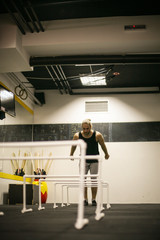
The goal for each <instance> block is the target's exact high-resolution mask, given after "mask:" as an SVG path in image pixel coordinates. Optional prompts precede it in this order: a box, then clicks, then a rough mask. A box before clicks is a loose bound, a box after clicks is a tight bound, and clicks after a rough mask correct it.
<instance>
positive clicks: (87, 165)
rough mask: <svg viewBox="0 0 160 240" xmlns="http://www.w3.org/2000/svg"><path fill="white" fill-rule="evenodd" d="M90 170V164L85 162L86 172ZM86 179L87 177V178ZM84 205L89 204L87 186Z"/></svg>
mask: <svg viewBox="0 0 160 240" xmlns="http://www.w3.org/2000/svg"><path fill="white" fill-rule="evenodd" d="M88 171H89V164H88V163H86V164H85V174H87V173H88ZM85 179H86V178H85ZM84 205H85V206H87V205H88V189H87V187H85V188H84Z"/></svg>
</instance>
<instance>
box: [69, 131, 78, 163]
mask: <svg viewBox="0 0 160 240" xmlns="http://www.w3.org/2000/svg"><path fill="white" fill-rule="evenodd" d="M78 139H79V134H78V133H75V134H74V136H73V140H78ZM76 148H77V145H75V146H74V145H73V146H72V147H71V151H70V156H73V154H74V152H75V150H76ZM72 160H74V159H72Z"/></svg>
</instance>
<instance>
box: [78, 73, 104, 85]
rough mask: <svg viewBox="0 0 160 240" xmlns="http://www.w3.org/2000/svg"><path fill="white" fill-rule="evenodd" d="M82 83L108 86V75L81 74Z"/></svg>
mask: <svg viewBox="0 0 160 240" xmlns="http://www.w3.org/2000/svg"><path fill="white" fill-rule="evenodd" d="M80 80H81V83H82V84H83V85H84V86H106V85H107V84H106V77H105V76H104V75H103V76H102V75H101V76H83V77H82V76H81V77H80Z"/></svg>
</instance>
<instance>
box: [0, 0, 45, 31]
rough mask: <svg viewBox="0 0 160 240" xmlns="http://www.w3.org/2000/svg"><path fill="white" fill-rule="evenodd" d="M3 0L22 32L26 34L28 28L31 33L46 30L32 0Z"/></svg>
mask: <svg viewBox="0 0 160 240" xmlns="http://www.w3.org/2000/svg"><path fill="white" fill-rule="evenodd" d="M2 2H3V5H4V7H5V9H6V11H7V12H8V13H9V14H10V16H11V18H12V19H13V21H14V22H15V23H16V25H17V27H18V28H19V30H20V31H21V33H22V34H24V35H25V34H26V29H28V30H29V31H30V32H31V33H33V32H35V31H36V32H40V31H42V32H44V28H43V26H42V24H41V22H40V20H39V18H38V16H37V13H36V12H35V10H34V8H33V6H32V4H31V2H30V1H23V0H3V1H2Z"/></svg>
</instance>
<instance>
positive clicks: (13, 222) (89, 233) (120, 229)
mask: <svg viewBox="0 0 160 240" xmlns="http://www.w3.org/2000/svg"><path fill="white" fill-rule="evenodd" d="M27 207H32V208H33V211H32V212H27V213H24V214H22V213H21V210H22V205H0V211H3V212H4V216H0V238H1V239H2V240H6V239H16V240H19V239H21V240H31V239H38V240H51V239H52V240H53V239H55V240H59V239H61V240H62V239H63V240H89V239H91V240H103V239H105V240H106V239H109V240H152V239H153V240H158V239H160V204H112V205H111V209H109V210H107V209H106V210H104V213H105V216H104V218H103V219H101V220H100V221H96V220H95V219H94V216H95V207H92V206H86V207H85V218H88V219H89V224H88V225H86V226H85V227H84V228H83V229H81V230H77V229H75V227H74V224H75V221H76V217H77V205H76V204H71V205H70V206H66V207H61V206H59V207H58V208H56V209H53V205H52V204H45V210H41V211H38V210H37V208H38V207H37V206H36V205H33V206H27Z"/></svg>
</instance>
